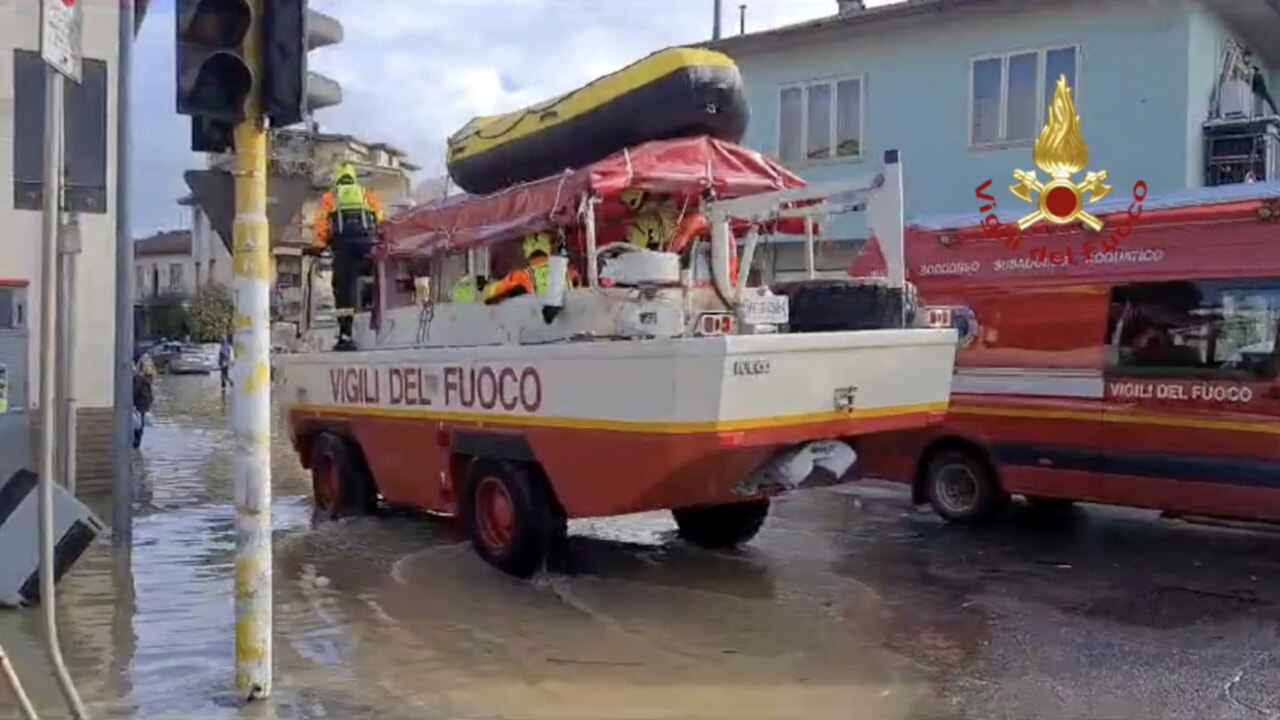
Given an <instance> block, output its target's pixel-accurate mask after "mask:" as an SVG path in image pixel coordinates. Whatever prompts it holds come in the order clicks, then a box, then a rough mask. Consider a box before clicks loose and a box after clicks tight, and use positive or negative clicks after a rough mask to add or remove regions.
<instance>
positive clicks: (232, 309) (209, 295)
mask: <svg viewBox="0 0 1280 720" xmlns="http://www.w3.org/2000/svg"><path fill="white" fill-rule="evenodd" d="M188 313H189V318H190V319H189V321H188V323H189V325H190V326H191V337H192V339H193V340H195V341H197V342H205V343H212V342H221V341H222V339H223V338H225V337H226V336H227V335H229V334H230V333H231V323H232V320H233V319H234V318H235V313H236V303H235V300H234V299H233V298H232V297H231V291H230V290H228V289H227V288H226V286H224V285H219V284H217V283H214V284H210V285H205V286H204V287H202V288H200V290H199V291H198V292H196V296H195V297H194V298H192V299H191V304H190V306H189V309H188Z"/></svg>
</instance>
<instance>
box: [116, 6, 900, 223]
mask: <svg viewBox="0 0 1280 720" xmlns="http://www.w3.org/2000/svg"><path fill="white" fill-rule="evenodd" d="M742 1H743V0H737V1H735V0H725V2H724V5H725V18H724V23H725V25H724V28H725V32H726V33H736V32H737V26H738V4H739V2H742ZM745 1H746V3H747V5H748V8H747V30H748V32H751V31H756V30H762V29H766V28H771V27H776V26H779V25H785V24H789V23H793V22H798V21H801V20H806V19H810V18H815V17H821V16H823V15H829V14H832V13H834V11H835V8H836V2H835V0H745ZM884 1H885V0H880V2H876V1H875V0H872V2H869V3H868V4H870V5H879V4H882V3H883V2H884ZM312 7H314V8H315V9H317V10H321V11H322V12H326V13H328V14H330V15H333V16H334V17H336V18H338V19H339V20H340V21H341V22H342V23H343V25H344V27H345V31H346V38H345V39H344V41H343V42H342V44H340V45H336V46H333V47H331V48H325V49H322V50H318V51H316V52H315V53H313V54H312V57H313V58H315V59H314V61H313V63H312V69H313V70H315V71H317V72H322V73H324V74H326V75H329V76H330V77H332V78H334V79H336V80H338V81H339V82H341V83H342V86H343V92H344V94H345V99H344V102H343V104H342V105H340V106H337V107H334V108H330V109H326V110H321V111H319V112H318V113H317V119H318V120H319V122H320V124H321V128H322V129H323V130H326V131H332V132H340V133H352V134H355V135H359V136H361V137H363V138H365V139H367V140H369V141H381V142H388V143H391V144H392V145H395V146H397V147H400V148H402V149H404V150H406V151H407V152H408V153H409V154H410V158H411V160H413V161H414V162H416V163H418V164H419V165H421V166H422V167H423V168H424V169H423V171H422V173H420V176H419V178H418V179H420V180H421V179H425V178H428V177H432V176H434V175H438V174H441V173H443V158H444V155H443V146H444V139H445V137H447V136H448V135H449V134H450V133H452V132H453V131H455V130H457V129H458V128H459V127H461V126H462V125H463V124H464V123H466V122H467V121H468V120H469V119H471V118H472V117H473V116H476V115H485V114H492V113H501V112H508V111H511V110H515V109H517V108H520V107H522V106H524V105H527V104H530V103H533V102H537V101H540V100H543V99H545V98H548V97H550V96H553V95H556V94H559V93H562V92H565V91H567V90H571V89H573V88H574V87H577V86H579V85H581V84H583V83H585V82H587V81H589V80H591V79H592V78H594V77H597V76H599V75H602V74H605V73H608V72H611V71H613V70H616V69H618V68H620V67H622V66H624V65H626V64H628V63H630V62H632V61H634V60H636V59H638V58H640V57H643V56H644V55H646V54H647V53H649V52H652V51H654V50H657V49H660V48H663V47H667V46H670V45H679V44H683V43H690V42H697V41H700V40H703V39H705V38H707V37H709V36H710V32H711V15H712V12H711V8H712V0H312ZM173 35H174V20H173V0H153V2H152V3H151V9H150V10H149V11H148V13H147V18H146V22H145V24H144V25H143V29H142V33H141V35H140V37H139V39H138V45H137V48H136V55H135V58H136V60H135V67H134V73H135V75H134V77H135V84H134V88H135V90H134V102H135V106H134V107H135V110H134V116H133V117H134V119H135V123H136V125H135V131H134V137H135V140H134V153H135V154H134V178H135V179H134V190H135V192H136V194H135V196H134V197H135V201H134V216H133V222H134V234H135V236H137V237H141V236H143V235H146V234H149V233H152V232H155V231H157V230H162V229H167V228H172V227H176V226H179V225H180V224H182V223H183V222H184V219H183V216H182V213H181V212H180V211H181V208H179V207H178V206H177V205H176V204H175V202H176V200H177V199H178V198H179V197H181V196H182V195H183V194H185V193H186V185H185V183H184V182H183V180H182V171H183V170H185V169H188V168H192V167H202V166H203V163H202V162H201V161H200V159H199V158H198V156H194V155H192V153H191V152H190V151H189V150H188V147H189V145H190V139H191V135H190V132H191V131H190V121H189V120H188V119H187V118H185V117H180V116H178V115H175V114H174V110H173V108H174V70H173V56H174V40H173Z"/></svg>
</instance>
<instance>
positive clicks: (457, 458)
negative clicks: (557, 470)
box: [449, 430, 564, 515]
mask: <svg viewBox="0 0 1280 720" xmlns="http://www.w3.org/2000/svg"><path fill="white" fill-rule="evenodd" d="M482 458H483V459H489V460H505V461H507V462H513V463H519V464H520V465H523V466H524V467H525V468H526V469H527V470H528V471H529V475H530V478H531V479H533V481H534V482H535V483H537V485H538V489H539V491H540V492H542V493H543V497H544V498H545V499H546V500H547V501H548V502H549V503H550V504H551V505H552V507H554V508H556V509H558V510H559V512H560V513H561V515H563V514H564V506H563V504H562V503H561V502H560V498H559V497H557V496H556V491H555V487H554V485H553V484H552V482H551V478H550V477H549V476H548V475H547V472H546V470H545V469H544V468H543V466H542V463H541V462H540V461H539V460H538V456H537V454H536V453H534V451H533V447H532V446H531V445H530V444H529V441H528V439H527V438H526V437H525V436H524V435H521V434H518V433H499V432H485V431H476V430H463V431H457V432H454V433H451V434H450V437H449V480H450V485H451V487H452V488H453V489H454V492H455V493H458V497H459V498H461V497H463V496H465V493H466V487H465V483H466V482H468V481H469V475H470V471H471V464H472V463H473V462H474V461H475V460H478V459H482Z"/></svg>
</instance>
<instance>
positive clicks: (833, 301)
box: [772, 280, 915, 332]
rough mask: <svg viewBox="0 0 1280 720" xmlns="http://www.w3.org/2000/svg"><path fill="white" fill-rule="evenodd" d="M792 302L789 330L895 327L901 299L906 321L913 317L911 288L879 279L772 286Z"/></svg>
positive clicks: (826, 330) (817, 330)
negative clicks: (876, 280)
mask: <svg viewBox="0 0 1280 720" xmlns="http://www.w3.org/2000/svg"><path fill="white" fill-rule="evenodd" d="M772 290H773V291H774V292H775V293H777V294H779V295H786V296H787V297H788V298H789V300H790V306H791V323H790V327H791V332H836V331H841V330H878V329H881V328H896V327H898V326H899V325H900V323H901V317H902V311H903V310H902V308H903V303H904V302H905V303H906V305H907V323H908V324H910V323H911V322H913V320H914V318H915V301H914V297H913V292H912V288H910V287H908V288H907V291H906V293H905V294H904V292H903V291H902V290H898V289H897V288H891V287H888V286H886V285H882V284H878V283H854V282H847V281H843V280H805V281H801V282H794V283H786V284H781V285H777V286H774V287H773V288H772Z"/></svg>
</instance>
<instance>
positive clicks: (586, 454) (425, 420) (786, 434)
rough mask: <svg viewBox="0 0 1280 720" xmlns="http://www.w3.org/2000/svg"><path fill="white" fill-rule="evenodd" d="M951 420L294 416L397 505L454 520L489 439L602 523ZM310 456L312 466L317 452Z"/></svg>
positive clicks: (309, 412) (327, 411) (717, 498)
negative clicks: (802, 446)
mask: <svg viewBox="0 0 1280 720" xmlns="http://www.w3.org/2000/svg"><path fill="white" fill-rule="evenodd" d="M945 413H946V408H945V405H944V406H941V407H937V406H926V407H923V408H921V407H908V408H893V409H889V410H883V411H881V410H875V411H854V412H851V413H848V414H840V415H836V414H832V413H825V414H823V415H820V416H817V417H816V418H815V419H812V420H809V421H808V422H804V421H802V422H796V421H795V420H792V421H791V422H790V423H786V424H784V423H781V422H778V420H777V419H773V420H770V419H765V420H762V421H756V422H754V423H721V424H710V423H708V424H707V425H710V426H711V427H712V428H714V429H709V430H703V431H689V430H685V431H679V430H675V429H666V430H665V431H664V430H663V429H660V428H658V427H657V426H653V427H651V426H649V425H648V424H645V423H634V424H625V423H607V424H606V423H599V422H596V421H590V420H571V421H566V420H562V419H550V418H541V417H534V418H529V417H517V416H494V415H488V416H479V417H475V416H471V417H467V418H465V419H463V418H461V417H460V416H457V415H451V414H444V413H436V414H425V413H420V412H410V413H406V412H396V411H386V410H383V409H380V408H359V407H356V408H352V407H350V406H329V407H323V406H295V407H294V408H291V410H290V413H289V415H290V422H291V427H292V428H293V429H294V432H295V433H296V434H298V435H301V436H306V435H308V434H310V433H312V432H315V431H317V430H320V429H323V428H325V427H334V426H341V427H343V428H345V429H346V432H349V433H350V434H351V435H352V436H353V437H354V438H355V439H356V440H357V441H359V443H360V445H361V447H362V449H363V450H364V455H365V458H366V459H367V461H368V463H369V468H370V470H371V471H372V472H373V475H374V477H375V478H376V481H377V484H378V490H379V492H381V493H382V495H383V496H384V498H386V500H387V501H388V502H391V503H394V504H397V505H405V506H411V507H416V508H421V509H424V510H429V511H433V512H443V513H453V512H454V511H455V509H456V505H457V500H458V495H459V493H460V492H461V480H462V477H463V475H462V473H463V472H464V467H462V466H458V467H451V465H450V463H451V455H452V453H451V449H450V447H451V444H452V442H453V435H454V433H458V432H472V433H474V432H477V431H481V432H486V433H493V434H498V435H510V436H516V437H519V438H522V439H523V440H524V441H525V442H526V443H527V444H528V446H529V448H530V449H531V450H532V453H533V455H534V457H536V458H537V460H538V462H539V463H540V464H541V465H542V468H543V470H544V471H545V472H546V474H547V477H548V478H549V479H550V481H551V484H552V487H553V488H554V490H555V492H556V496H557V498H558V499H559V500H560V502H561V504H562V505H563V506H564V508H565V511H566V512H567V513H568V514H569V516H570V517H597V516H607V515H621V514H625V513H632V512H642V511H646V510H657V509H664V508H673V507H687V506H691V505H704V504H716V503H724V502H731V501H734V500H741V499H744V498H742V497H740V496H735V495H734V494H733V492H732V490H733V488H734V487H735V486H736V485H738V484H739V483H740V482H742V481H743V480H744V479H745V478H747V477H748V476H749V475H750V474H751V472H752V471H754V470H755V469H757V468H758V467H760V466H761V465H762V464H763V463H765V462H766V461H767V460H768V459H769V458H771V457H772V456H773V455H774V454H775V453H776V452H777V451H778V450H779V449H781V448H784V447H788V446H792V445H796V444H799V443H803V442H806V441H810V440H820V439H826V438H852V437H855V436H859V435H865V434H869V433H877V432H886V431H892V430H906V429H911V428H920V427H924V426H926V425H930V424H934V423H938V422H941V420H942V419H943V417H944V416H945ZM571 423H572V424H571ZM601 425H604V427H601ZM623 428H627V429H623ZM298 446H299V449H300V450H301V451H302V454H303V457H306V443H305V442H298Z"/></svg>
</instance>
